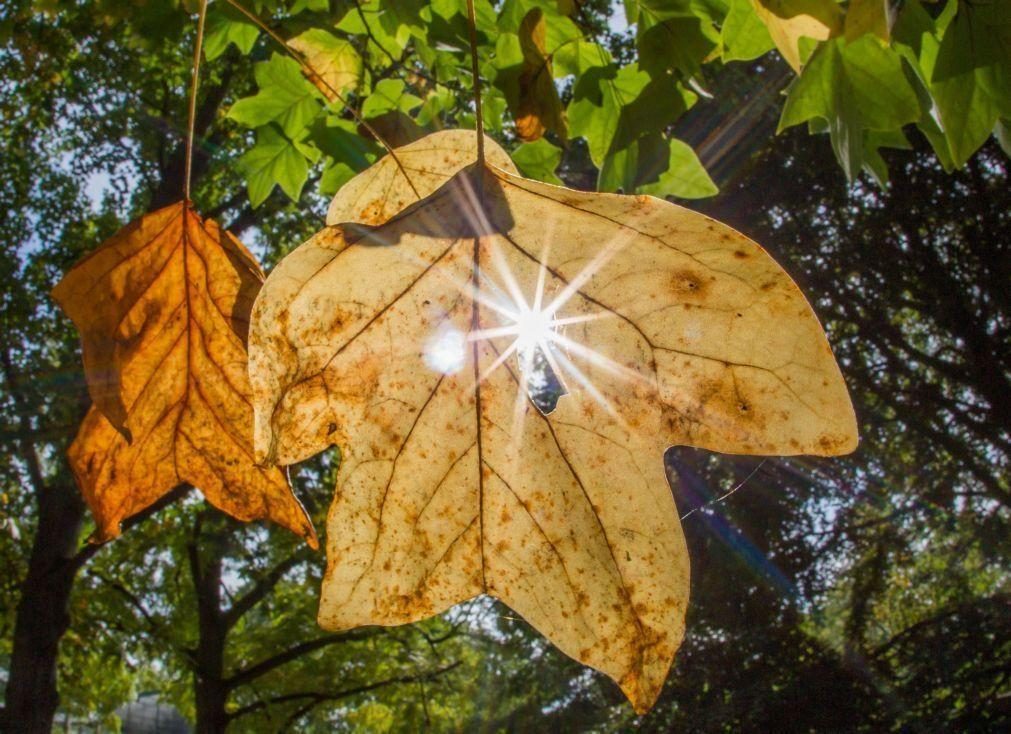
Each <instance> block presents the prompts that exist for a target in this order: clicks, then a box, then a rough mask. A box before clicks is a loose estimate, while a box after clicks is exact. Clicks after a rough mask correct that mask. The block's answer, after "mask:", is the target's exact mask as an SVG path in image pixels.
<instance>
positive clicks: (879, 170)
mask: <svg viewBox="0 0 1011 734" xmlns="http://www.w3.org/2000/svg"><path fill="white" fill-rule="evenodd" d="M881 148H896V149H899V150H909V149H910V148H912V146H911V145H910V144H909V141H908V140H907V139H906V136H905V134H904V133H903V132H902V131H901V130H889V131H886V132H879V131H876V130H871V131H868V133H867V135H866V136H865V137H864V170H865V171H867V172H868V173H869V174H871V176H873V177H874V180H875V181H877V182H878V185H879V186H885V185H886V184H887V183H888V165H887V164H886V163H885V159H884V158H882V157H881Z"/></svg>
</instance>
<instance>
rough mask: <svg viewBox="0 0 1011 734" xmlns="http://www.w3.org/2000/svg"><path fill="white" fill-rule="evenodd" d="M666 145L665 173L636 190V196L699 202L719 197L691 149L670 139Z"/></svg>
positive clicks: (716, 189)
mask: <svg viewBox="0 0 1011 734" xmlns="http://www.w3.org/2000/svg"><path fill="white" fill-rule="evenodd" d="M667 145H668V148H669V157H668V159H667V169H666V170H665V171H664V172H663V173H661V174H660V176H659V179H658V180H657V181H656V182H655V183H648V184H644V185H641V186H639V187H638V191H639V193H643V194H651V195H652V196H659V197H661V198H663V197H668V196H676V197H678V198H681V199H702V198H705V197H707V196H715V195H716V194H718V193H719V188H717V186H716V184H715V183H713V180H712V179H711V178H710V177H709V174H708V173H707V172H706V169H705V167H704V166H703V165H702V163H701V161H699V158H698V156H697V155H695V151H694V150H692V148H691V146H690V145H688V144H687V143H685V142H683V141H681V140H678V139H677V138H670V139H669V140H668V141H667Z"/></svg>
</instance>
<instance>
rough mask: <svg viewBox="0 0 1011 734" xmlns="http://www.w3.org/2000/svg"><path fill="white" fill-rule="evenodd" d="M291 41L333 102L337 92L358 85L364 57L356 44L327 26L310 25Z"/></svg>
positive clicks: (315, 82)
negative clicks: (330, 30) (339, 36)
mask: <svg viewBox="0 0 1011 734" xmlns="http://www.w3.org/2000/svg"><path fill="white" fill-rule="evenodd" d="M288 45H289V46H291V47H292V48H293V49H295V50H296V51H297V52H298V53H300V54H301V55H302V58H303V59H304V60H305V65H306V66H307V67H308V68H309V69H311V70H312V71H311V72H307V73H306V77H307V78H308V79H309V81H310V82H312V83H313V85H315V86H316V88H317V89H319V91H320V92H322V93H323V96H324V97H326V98H327V99H328V100H329V101H331V102H333V101H334V100H335V99H336V98H337V94H340V93H342V92H344V91H346V90H348V89H354V88H355V87H356V86H357V84H358V81H359V80H360V79H361V76H362V59H361V56H359V55H358V52H357V51H356V50H355V47H354V46H352V45H351V44H350V43H349V42H348V41H345V40H344V39H340V38H337V37H335V36H334V35H332V34H331V33H329V32H327V31H325V30H323V29H320V28H313V29H310V30H308V31H306V32H305V33H302V34H301V35H299V36H296V37H295V38H292V39H291V40H290V41H288ZM335 93H336V94H335Z"/></svg>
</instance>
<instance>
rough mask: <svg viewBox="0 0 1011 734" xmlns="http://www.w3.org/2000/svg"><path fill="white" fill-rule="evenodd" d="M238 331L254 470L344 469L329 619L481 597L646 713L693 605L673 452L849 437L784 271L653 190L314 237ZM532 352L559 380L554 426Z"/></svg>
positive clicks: (425, 611) (476, 208)
mask: <svg viewBox="0 0 1011 734" xmlns="http://www.w3.org/2000/svg"><path fill="white" fill-rule="evenodd" d="M421 142H424V141H419V143H417V144H416V145H418V144H420V143H421ZM441 155H442V154H441V153H440V152H439V151H438V150H437V149H436V148H435V147H433V150H432V153H431V157H432V160H431V162H430V163H428V164H427V165H426V164H425V162H424V160H423V159H422V160H418V159H415V160H414V161H413V162H412V165H413V166H415V167H418V168H425V169H434V168H437V167H438V161H439V159H440V157H441ZM378 165H383V164H377V166H378ZM370 174H371V171H366V172H365V173H363V174H361V175H362V177H363V180H365V181H367V180H368V178H367V177H368V176H369V175H370ZM362 186H363V188H365V189H369V186H368V185H367V184H363V185H362ZM384 190H385V189H383V188H382V187H380V188H378V189H375V192H376V194H377V195H380V194H381V192H382V191H384ZM359 195H360V196H362V197H363V198H368V196H367V195H365V194H359ZM393 196H394V198H397V194H394V195H393ZM399 200H401V201H404V200H406V197H404V196H402V195H401V196H400V198H399ZM541 263H543V264H544V265H543V267H542V265H541ZM538 293H540V294H542V296H540V297H539V296H538V295H537V294H538ZM530 304H532V305H530ZM546 304H548V305H546ZM252 318H253V320H252V327H251V332H250V378H251V382H252V385H253V392H254V406H255V415H256V418H255V420H256V428H255V438H254V444H255V447H256V451H257V455H258V456H259V457H260V458H261V459H264V460H267V461H277V462H280V463H291V462H296V461H300V460H302V459H304V458H306V457H308V456H311V455H313V454H315V453H317V452H319V451H321V450H323V449H325V448H326V447H328V446H330V445H334V444H336V445H339V446H340V447H341V450H342V465H341V468H340V471H339V473H338V478H337V488H336V494H335V498H334V502H333V505H332V507H331V509H330V514H329V525H328V533H327V537H328V539H329V540H328V549H327V552H328V568H327V573H326V577H325V580H324V584H323V590H322V599H321V604H320V615H319V618H320V623H321V624H322V625H323V626H324V627H327V628H329V629H335V630H339V629H346V628H350V627H355V626H358V625H367V624H402V623H406V622H411V621H415V620H418V619H423V618H425V617H428V616H431V615H433V614H436V613H438V612H440V611H442V610H444V609H446V608H448V607H449V606H451V605H452V604H454V603H457V602H460V601H463V600H465V599H468V598H470V597H473V596H475V595H477V594H480V593H488V594H491V595H493V596H495V597H497V598H499V599H501V600H502V601H504V602H505V603H506V604H508V605H509V606H510V607H512V608H513V609H515V610H516V611H518V612H519V613H520V614H522V615H523V616H524V617H525V618H526V619H527V620H528V621H529V622H530V623H531V624H532V625H533V626H534V627H536V628H537V629H538V630H540V631H541V632H542V633H544V634H545V635H546V636H547V637H548V638H549V639H550V640H551V641H552V642H554V643H555V644H556V645H557V646H558V647H559V648H560V649H561V650H563V651H564V652H566V653H567V654H569V655H571V656H572V657H574V658H576V659H577V660H580V661H581V662H583V663H586V664H587V665H591V666H593V667H594V668H597V669H598V670H601V671H603V672H604V673H606V674H607V675H609V676H610V677H611V678H613V679H614V680H616V681H617V682H618V683H619V685H620V686H621V688H622V690H623V691H624V692H625V693H626V695H627V696H628V697H629V699H630V700H631V701H632V703H633V704H634V706H635V708H636V710H638V711H640V712H642V711H645V710H647V709H648V708H649V707H650V706H651V705H652V704H653V702H654V701H655V699H656V697H657V695H658V694H659V691H660V689H661V687H662V685H663V681H664V679H665V677H666V675H667V671H668V669H669V667H670V664H671V661H672V660H673V656H674V653H675V651H676V649H677V647H678V645H679V644H680V640H681V637H682V634H683V630H684V615H685V608H686V605H687V599H688V587H689V573H688V557H687V551H686V547H685V542H684V538H683V535H682V533H681V528H680V524H679V521H678V516H677V512H676V509H675V506H674V502H673V500H672V497H671V493H670V489H669V487H668V485H667V482H666V479H665V476H664V471H663V458H662V457H663V452H664V450H665V449H666V448H667V447H668V446H669V445H671V444H689V445H693V446H700V447H704V448H709V449H713V450H716V451H724V452H730V453H741V454H763V453H770V454H798V453H812V454H818V455H834V454H840V453H845V452H847V451H850V450H852V448H853V447H854V446H855V443H856V432H855V420H854V416H853V411H852V407H851V405H850V401H849V397H848V395H847V392H846V388H845V385H844V384H843V381H842V378H841V376H840V374H839V370H838V368H837V366H836V364H835V361H834V359H833V357H832V353H831V350H830V348H829V346H828V344H827V342H826V339H825V336H824V334H823V332H822V330H821V327H820V326H819V324H818V322H817V319H816V318H815V316H814V314H813V313H812V311H811V309H810V307H809V306H808V304H807V302H806V301H805V300H804V297H803V295H802V294H801V293H800V291H799V290H798V288H797V287H796V285H794V284H793V282H792V281H791V280H790V278H789V277H788V276H787V275H786V273H785V272H783V270H782V269H781V268H780V267H779V266H778V265H777V264H776V263H775V262H774V261H773V260H772V258H770V257H769V255H768V254H766V253H765V251H764V250H762V249H761V248H760V247H759V246H758V245H756V244H755V243H754V242H752V241H750V240H748V239H747V238H746V237H744V236H743V235H741V234H739V233H737V232H735V231H733V230H731V229H730V228H728V227H726V226H724V225H722V224H720V223H718V222H715V221H713V220H711V219H709V218H707V217H704V216H702V215H699V214H696V213H694V212H691V211H688V210H686V209H682V208H680V207H678V206H676V205H673V204H670V203H667V202H665V201H661V200H658V199H654V198H652V197H648V196H637V197H632V196H619V195H611V194H594V193H584V192H578V191H572V190H568V189H565V188H561V187H555V186H550V185H546V184H542V183H538V182H535V181H530V180H527V179H523V178H520V177H518V176H515V175H513V174H511V173H507V172H505V171H502V170H499V169H496V168H494V167H481V166H477V165H473V166H470V167H467V168H464V169H463V170H461V171H460V172H459V173H457V174H456V175H455V176H454V177H453V178H452V179H451V180H450V181H449V182H448V183H446V184H445V185H444V186H443V187H441V188H439V189H438V190H437V191H435V192H434V193H432V194H431V195H430V196H428V197H427V198H425V199H424V200H422V201H420V202H418V203H416V204H414V205H412V206H410V207H409V208H408V209H406V210H405V211H404V212H403V213H401V214H399V215H398V216H396V217H394V218H392V219H390V220H389V221H388V222H387V223H385V224H384V225H382V226H379V227H366V226H361V225H355V224H345V225H343V226H329V227H327V228H326V229H324V230H323V231H321V232H320V233H318V234H317V235H316V236H314V237H313V238H312V239H310V240H309V241H308V242H306V243H305V244H303V245H302V246H300V247H299V248H297V249H296V250H295V251H294V252H292V253H291V254H290V255H289V256H288V257H287V258H285V259H284V260H283V261H282V262H281V264H280V265H279V266H278V267H277V268H276V269H275V271H274V272H273V273H272V274H271V276H270V278H268V280H267V282H266V283H265V284H264V288H263V291H262V292H261V294H260V296H259V297H258V298H257V302H256V304H255V306H254V309H253V317H252ZM531 354H533V355H534V356H535V357H536V355H537V354H540V355H541V358H542V361H543V360H547V361H548V362H550V363H551V365H552V368H553V370H554V373H555V375H556V377H558V378H561V379H562V380H564V382H565V388H566V390H567V393H568V394H567V395H565V396H563V397H562V398H561V399H560V400H559V401H558V403H557V407H556V409H555V410H554V411H553V412H550V413H548V414H544V413H542V412H541V411H540V410H539V409H538V407H537V404H535V401H534V399H533V398H534V395H535V394H536V392H537V390H538V388H537V385H536V382H537V377H538V374H537V369H536V368H534V365H535V364H536V363H537V359H533V358H531Z"/></svg>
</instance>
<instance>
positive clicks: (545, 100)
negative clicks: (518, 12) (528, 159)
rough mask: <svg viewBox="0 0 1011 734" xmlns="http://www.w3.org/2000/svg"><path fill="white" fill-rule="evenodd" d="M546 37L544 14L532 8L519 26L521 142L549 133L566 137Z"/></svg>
mask: <svg viewBox="0 0 1011 734" xmlns="http://www.w3.org/2000/svg"><path fill="white" fill-rule="evenodd" d="M546 36H547V25H546V22H545V20H544V12H543V11H542V10H541V9H540V8H536V7H535V8H532V9H531V10H530V12H528V13H527V14H526V16H525V17H524V18H523V22H522V23H520V27H519V37H520V49H521V50H522V51H523V66H522V68H521V70H520V75H519V96H518V98H517V106H516V134H517V135H518V136H519V137H520V139H521V140H526V141H531V140H537V139H538V138H541V137H543V135H544V133H545V132H547V131H548V130H553V131H554V132H555V133H557V134H558V136H559V137H560V138H562V139H563V140H564V139H565V137H566V125H565V110H564V108H563V107H562V101H561V99H560V98H559V96H558V89H557V88H556V87H555V81H554V77H553V75H552V71H551V57H550V56H548V53H547V48H546V45H545V39H546Z"/></svg>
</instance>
